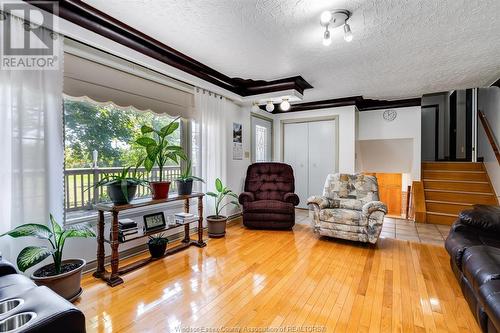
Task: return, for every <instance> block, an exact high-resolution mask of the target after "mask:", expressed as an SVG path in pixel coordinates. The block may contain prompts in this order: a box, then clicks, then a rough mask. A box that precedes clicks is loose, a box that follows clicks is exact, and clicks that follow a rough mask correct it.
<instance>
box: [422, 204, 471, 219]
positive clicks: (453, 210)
mask: <svg viewBox="0 0 500 333" xmlns="http://www.w3.org/2000/svg"><path fill="white" fill-rule="evenodd" d="M425 208H426V210H427V211H431V212H436V213H445V214H453V215H455V216H456V215H458V214H459V213H460V212H461V211H463V210H466V209H470V208H472V204H467V203H459V202H448V201H438V200H425Z"/></svg>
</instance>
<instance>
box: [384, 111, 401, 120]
mask: <svg viewBox="0 0 500 333" xmlns="http://www.w3.org/2000/svg"><path fill="white" fill-rule="evenodd" d="M397 115H398V113H397V112H396V111H395V110H385V111H384V119H385V120H387V121H393V120H394V119H396V117H397Z"/></svg>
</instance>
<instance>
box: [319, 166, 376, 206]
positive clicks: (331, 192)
mask: <svg viewBox="0 0 500 333" xmlns="http://www.w3.org/2000/svg"><path fill="white" fill-rule="evenodd" d="M323 196H325V197H328V198H330V199H356V200H360V201H361V202H363V203H366V202H370V201H377V200H379V196H378V183H377V178H376V177H374V176H367V175H363V174H360V173H357V174H352V175H351V174H344V173H335V174H329V175H328V177H326V181H325V188H324V190H323Z"/></svg>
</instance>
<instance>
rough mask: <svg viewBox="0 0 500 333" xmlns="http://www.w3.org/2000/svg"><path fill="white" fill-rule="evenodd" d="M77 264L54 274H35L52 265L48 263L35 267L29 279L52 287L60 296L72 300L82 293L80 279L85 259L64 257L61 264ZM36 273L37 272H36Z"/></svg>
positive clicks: (40, 284)
mask: <svg viewBox="0 0 500 333" xmlns="http://www.w3.org/2000/svg"><path fill="white" fill-rule="evenodd" d="M66 263H67V264H78V265H79V266H78V267H77V268H75V269H73V270H71V271H69V272H66V273H62V274H59V275H54V276H37V275H39V272H40V271H41V270H42V269H43V268H44V267H47V266H54V264H49V265H46V266H43V267H42V268H39V269H37V270H36V271H35V272H34V273H33V274H32V275H31V279H32V280H33V281H35V283H36V284H37V285H39V286H46V287H49V288H50V289H52V290H53V291H54V292H56V293H57V294H59V295H60V296H62V297H64V298H66V299H67V300H68V301H70V302H72V301H74V300H76V299H77V298H78V297H79V296H80V295H81V293H82V288H81V280H82V270H83V267H85V263H86V262H85V260H83V259H66V260H63V261H62V264H63V265H64V264H66ZM37 273H38V274H37Z"/></svg>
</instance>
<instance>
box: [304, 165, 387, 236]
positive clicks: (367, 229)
mask: <svg viewBox="0 0 500 333" xmlns="http://www.w3.org/2000/svg"><path fill="white" fill-rule="evenodd" d="M378 200H379V196H378V184H377V178H376V177H374V176H366V175H363V174H354V175H349V174H339V173H337V174H330V175H328V176H327V178H326V181H325V188H324V189H323V195H322V196H312V197H310V198H309V199H308V200H307V201H308V202H307V203H308V205H309V206H312V208H313V209H314V221H313V223H314V225H313V227H314V231H315V232H317V233H319V234H320V235H322V236H329V237H335V238H342V239H348V240H353V241H359V242H370V243H372V244H374V243H376V242H377V239H378V237H379V235H380V231H381V230H382V223H383V221H384V216H385V214H386V213H387V206H386V205H385V204H384V203H383V202H381V201H378Z"/></svg>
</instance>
